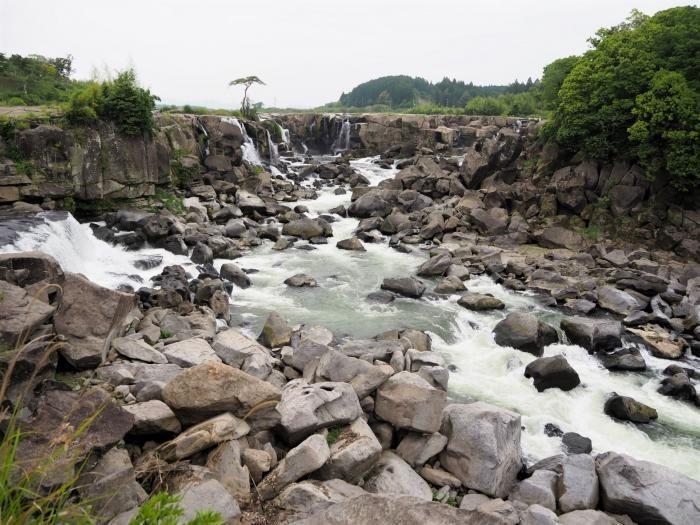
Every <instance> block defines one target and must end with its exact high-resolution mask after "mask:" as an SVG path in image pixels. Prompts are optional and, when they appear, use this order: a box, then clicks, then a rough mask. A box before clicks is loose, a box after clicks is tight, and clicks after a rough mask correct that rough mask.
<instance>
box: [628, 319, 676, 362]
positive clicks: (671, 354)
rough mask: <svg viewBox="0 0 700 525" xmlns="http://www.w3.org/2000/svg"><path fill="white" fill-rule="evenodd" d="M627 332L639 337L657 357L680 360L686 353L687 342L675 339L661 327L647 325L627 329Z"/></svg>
mask: <svg viewBox="0 0 700 525" xmlns="http://www.w3.org/2000/svg"><path fill="white" fill-rule="evenodd" d="M627 331H628V332H630V333H632V334H634V335H636V336H638V337H639V338H640V339H641V340H642V341H643V342H644V343H645V345H646V347H647V348H648V349H649V351H650V352H651V353H652V354H653V355H654V356H656V357H660V358H662V359H680V358H681V357H683V354H684V353H685V346H686V345H685V342H684V341H683V340H682V339H676V338H674V337H673V336H672V335H671V333H669V332H668V331H667V330H664V329H663V328H661V327H660V326H657V325H645V326H643V327H641V328H627Z"/></svg>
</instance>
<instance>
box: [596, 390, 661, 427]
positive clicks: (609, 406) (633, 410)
mask: <svg viewBox="0 0 700 525" xmlns="http://www.w3.org/2000/svg"><path fill="white" fill-rule="evenodd" d="M603 410H604V412H605V413H606V414H607V415H609V416H612V417H614V418H617V419H621V420H622V421H632V422H633V423H649V422H650V421H652V420H654V419H656V418H658V417H659V415H658V414H657V412H656V410H655V409H654V408H652V407H650V406H647V405H645V404H644V403H640V402H639V401H636V400H634V399H632V398H631V397H627V396H620V395H617V394H613V395H612V396H611V397H610V398H609V399H608V400H607V401H606V402H605V407H604V409H603Z"/></svg>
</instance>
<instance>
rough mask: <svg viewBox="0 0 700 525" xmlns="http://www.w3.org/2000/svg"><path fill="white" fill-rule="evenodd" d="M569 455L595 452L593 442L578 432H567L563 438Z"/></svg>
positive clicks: (562, 440)
mask: <svg viewBox="0 0 700 525" xmlns="http://www.w3.org/2000/svg"><path fill="white" fill-rule="evenodd" d="M561 442H562V443H563V444H564V446H565V447H566V453H567V454H590V453H591V451H592V450H593V445H592V443H591V440H590V439H588V438H587V437H585V436H582V435H581V434H577V433H576V432H567V433H566V434H564V435H563V436H562V438H561Z"/></svg>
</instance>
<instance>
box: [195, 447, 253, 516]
mask: <svg viewBox="0 0 700 525" xmlns="http://www.w3.org/2000/svg"><path fill="white" fill-rule="evenodd" d="M251 450H253V449H251ZM261 452H262V451H261ZM263 453H264V454H265V455H267V453H265V452H263ZM206 468H207V469H209V470H210V471H211V473H212V474H213V475H214V477H215V478H216V479H217V480H218V481H219V482H220V483H221V484H222V485H223V486H224V488H225V489H226V491H227V492H228V493H229V494H230V495H231V496H233V497H234V499H235V500H236V502H238V503H240V504H245V503H247V502H248V500H249V499H250V479H249V477H250V472H249V471H248V467H246V466H244V465H243V464H242V463H241V445H240V444H239V442H238V441H237V440H235V439H230V440H228V441H223V442H222V443H221V444H220V445H218V446H217V447H216V448H215V449H214V450H212V451H211V452H210V453H209V456H207V463H206Z"/></svg>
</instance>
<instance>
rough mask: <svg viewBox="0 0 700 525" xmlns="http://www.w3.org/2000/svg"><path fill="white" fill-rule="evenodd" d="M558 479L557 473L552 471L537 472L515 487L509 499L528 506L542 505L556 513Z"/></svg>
mask: <svg viewBox="0 0 700 525" xmlns="http://www.w3.org/2000/svg"><path fill="white" fill-rule="evenodd" d="M557 477H558V476H557V473H556V472H553V471H551V470H536V471H535V472H534V473H533V474H532V476H530V477H529V478H527V479H524V480H522V481H520V482H518V483H517V484H516V485H515V488H514V489H513V490H512V492H511V493H510V495H509V496H508V499H509V500H510V501H520V502H522V503H525V504H527V505H541V506H542V507H545V508H547V509H549V510H551V511H556V510H557V498H556V484H557Z"/></svg>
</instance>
